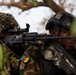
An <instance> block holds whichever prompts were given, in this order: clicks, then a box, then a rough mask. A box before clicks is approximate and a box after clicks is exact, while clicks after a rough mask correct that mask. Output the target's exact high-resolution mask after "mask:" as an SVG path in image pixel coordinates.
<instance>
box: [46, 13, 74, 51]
mask: <svg viewBox="0 0 76 75" xmlns="http://www.w3.org/2000/svg"><path fill="white" fill-rule="evenodd" d="M74 19H75V17H74V16H73V15H72V14H70V13H66V12H59V13H57V14H55V15H54V16H53V17H51V18H50V19H49V20H48V22H47V25H46V30H49V33H50V34H51V35H52V36H70V29H71V25H72V22H73V20H74ZM58 41H59V42H60V43H61V44H62V45H63V46H64V47H65V48H66V49H68V50H70V49H72V48H73V47H74V41H73V39H59V40H58Z"/></svg>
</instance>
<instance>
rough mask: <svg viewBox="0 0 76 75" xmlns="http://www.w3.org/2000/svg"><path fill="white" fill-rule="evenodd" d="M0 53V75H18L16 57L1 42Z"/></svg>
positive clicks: (17, 60)
mask: <svg viewBox="0 0 76 75" xmlns="http://www.w3.org/2000/svg"><path fill="white" fill-rule="evenodd" d="M0 52H1V56H0V57H1V58H0V63H1V64H0V75H16V74H18V75H19V72H18V64H19V59H18V58H17V57H16V55H15V54H14V53H13V52H12V51H11V50H10V49H9V48H8V47H7V46H5V44H4V43H2V42H1V43H0ZM1 65H2V66H1Z"/></svg>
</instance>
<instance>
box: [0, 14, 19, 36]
mask: <svg viewBox="0 0 76 75" xmlns="http://www.w3.org/2000/svg"><path fill="white" fill-rule="evenodd" d="M17 28H19V25H18V23H17V21H16V20H15V18H14V17H13V16H12V15H11V14H8V13H0V36H1V37H5V36H6V35H8V34H9V33H8V30H9V29H17Z"/></svg>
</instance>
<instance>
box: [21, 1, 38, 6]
mask: <svg viewBox="0 0 76 75" xmlns="http://www.w3.org/2000/svg"><path fill="white" fill-rule="evenodd" d="M21 1H22V2H23V4H24V5H25V4H26V2H32V5H33V6H38V2H37V0H21Z"/></svg>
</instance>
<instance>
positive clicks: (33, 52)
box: [22, 45, 41, 75]
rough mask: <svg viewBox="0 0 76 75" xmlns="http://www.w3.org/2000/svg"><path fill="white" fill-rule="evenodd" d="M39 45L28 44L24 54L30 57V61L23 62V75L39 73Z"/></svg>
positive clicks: (37, 74) (38, 74)
mask: <svg viewBox="0 0 76 75" xmlns="http://www.w3.org/2000/svg"><path fill="white" fill-rule="evenodd" d="M40 53H41V46H36V45H30V46H28V48H27V49H26V52H25V54H26V55H27V56H28V57H29V58H30V61H28V62H27V63H25V67H24V69H23V70H22V72H23V75H40V67H39V63H38V60H39V59H40Z"/></svg>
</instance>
